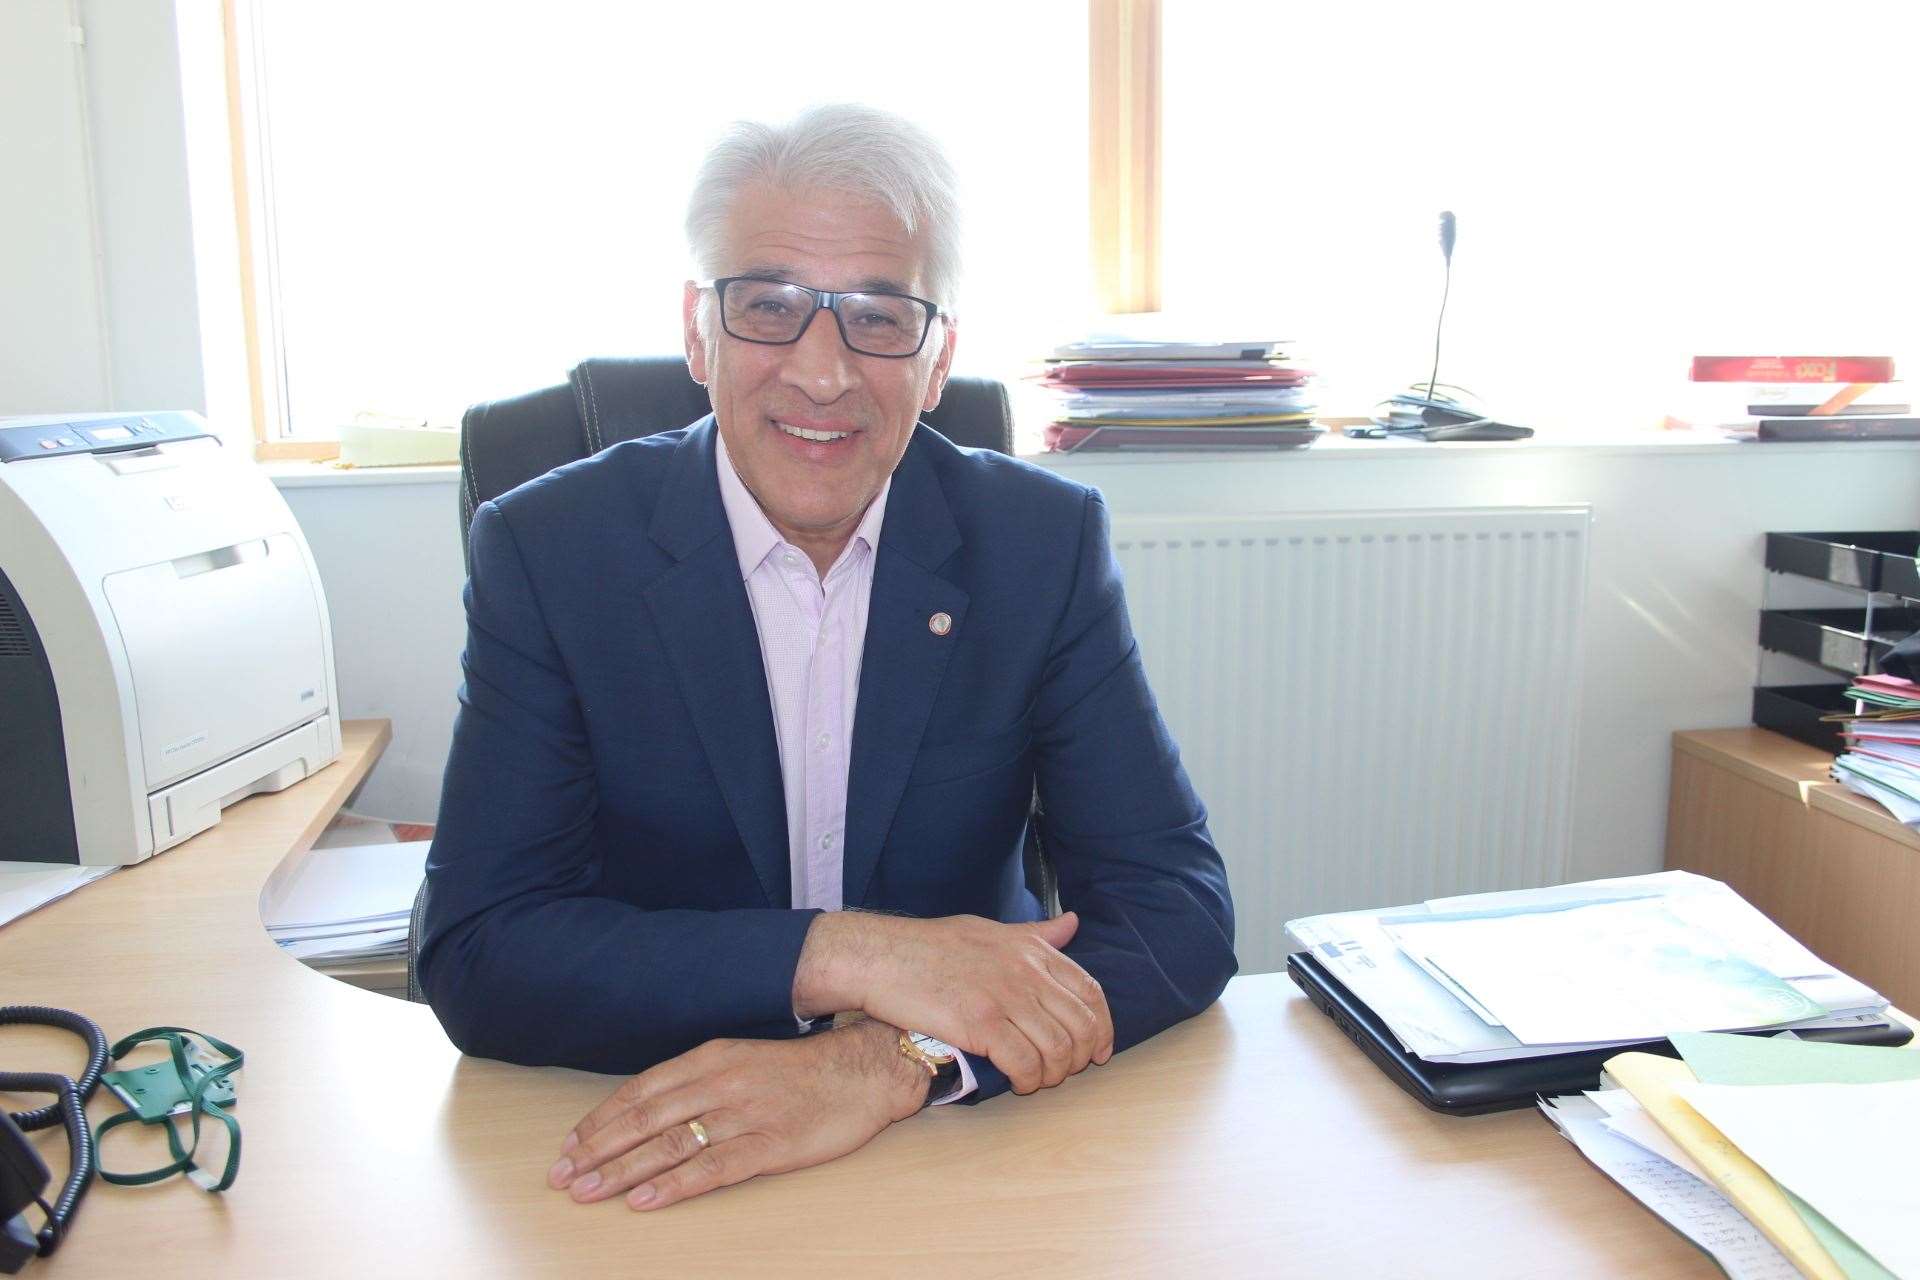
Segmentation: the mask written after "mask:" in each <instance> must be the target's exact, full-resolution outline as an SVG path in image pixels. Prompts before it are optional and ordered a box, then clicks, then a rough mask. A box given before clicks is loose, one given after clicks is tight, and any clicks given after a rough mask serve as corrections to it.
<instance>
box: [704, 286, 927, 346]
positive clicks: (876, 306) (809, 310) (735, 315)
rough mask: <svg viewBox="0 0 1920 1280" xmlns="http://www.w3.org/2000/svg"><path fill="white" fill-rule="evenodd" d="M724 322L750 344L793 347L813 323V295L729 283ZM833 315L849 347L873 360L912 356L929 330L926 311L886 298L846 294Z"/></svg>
mask: <svg viewBox="0 0 1920 1280" xmlns="http://www.w3.org/2000/svg"><path fill="white" fill-rule="evenodd" d="M722 301H723V306H722V310H721V319H722V321H724V323H725V324H726V328H727V332H728V333H730V334H732V335H733V336H734V337H736V338H742V339H745V340H746V341H748V342H775V343H781V342H792V341H793V340H794V339H795V338H798V337H799V336H800V331H801V330H802V329H803V328H804V327H805V326H806V324H807V322H808V321H809V320H811V319H812V318H813V295H812V294H811V293H809V292H807V290H805V289H802V288H800V287H799V286H798V285H791V284H782V283H780V282H779V281H777V280H733V281H729V282H728V284H727V288H726V294H725V297H724V298H723V300H722ZM835 310H837V311H838V312H839V315H840V326H841V329H842V331H843V332H844V333H845V334H846V339H847V345H848V346H850V347H852V348H853V349H854V350H855V351H861V352H865V353H866V354H868V355H875V356H900V355H909V354H911V353H912V352H913V351H914V349H915V348H917V347H918V346H919V345H920V340H921V338H922V337H923V336H924V335H925V333H926V331H927V308H926V307H925V305H923V304H922V303H920V302H918V301H916V300H915V299H913V298H903V297H899V296H896V295H894V294H887V293H848V294H842V295H841V297H840V300H839V303H838V304H837V306H836V307H835Z"/></svg>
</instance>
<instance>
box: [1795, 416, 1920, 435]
mask: <svg viewBox="0 0 1920 1280" xmlns="http://www.w3.org/2000/svg"><path fill="white" fill-rule="evenodd" d="M1757 434H1758V436H1759V438H1760V439H1762V440H1920V417H1914V416H1895V417H1876V418H1849V417H1829V416H1826V415H1822V416H1820V417H1817V418H1762V419H1761V420H1760V426H1759V430H1758V433H1757Z"/></svg>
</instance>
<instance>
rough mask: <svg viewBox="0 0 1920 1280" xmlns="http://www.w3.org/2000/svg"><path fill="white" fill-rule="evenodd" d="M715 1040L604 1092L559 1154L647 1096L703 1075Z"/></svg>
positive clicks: (562, 1146)
mask: <svg viewBox="0 0 1920 1280" xmlns="http://www.w3.org/2000/svg"><path fill="white" fill-rule="evenodd" d="M714 1043H717V1042H714V1041H710V1042H709V1043H708V1044H704V1045H701V1046H700V1047H699V1048H697V1049H693V1050H690V1051H689V1052H687V1053H683V1054H681V1055H679V1056H678V1057H675V1058H668V1059H667V1060H666V1061H665V1062H662V1063H660V1064H659V1065H658V1066H654V1067H649V1068H647V1070H645V1071H642V1072H641V1073H640V1074H639V1075H637V1076H635V1077H633V1079H631V1080H629V1081H627V1082H626V1083H625V1084H623V1085H621V1086H620V1087H619V1088H618V1089H615V1090H614V1091H613V1092H612V1093H610V1094H608V1095H607V1099H606V1101H604V1102H602V1103H601V1104H600V1105H599V1106H597V1107H595V1108H594V1109H593V1110H591V1111H589V1112H588V1113H587V1114H586V1115H585V1116H584V1117H583V1118H582V1119H581V1121H580V1123H579V1124H577V1125H575V1126H573V1128H572V1130H570V1131H569V1132H568V1134H567V1136H566V1138H565V1140H563V1142H562V1143H561V1147H560V1150H561V1152H562V1154H567V1153H571V1152H572V1151H573V1149H574V1147H575V1146H576V1145H578V1144H579V1143H581V1142H585V1141H586V1140H587V1137H588V1135H590V1134H592V1133H593V1132H595V1131H596V1130H598V1129H600V1128H602V1127H603V1126H605V1125H606V1124H608V1123H609V1122H611V1121H612V1120H613V1119H614V1118H615V1117H616V1116H620V1115H622V1114H624V1113H625V1112H627V1111H629V1110H631V1109H632V1108H633V1107H635V1106H636V1105H639V1104H641V1103H644V1102H646V1101H647V1100H648V1099H650V1098H656V1097H659V1096H660V1095H661V1094H664V1093H667V1092H670V1091H671V1090H674V1089H678V1088H680V1087H682V1086H684V1085H686V1084H688V1083H690V1082H692V1081H693V1080H695V1079H697V1078H699V1077H700V1076H701V1075H703V1074H705V1059H706V1058H707V1057H708V1056H710V1055H709V1053H708V1049H709V1048H710V1046H711V1045H712V1044H714Z"/></svg>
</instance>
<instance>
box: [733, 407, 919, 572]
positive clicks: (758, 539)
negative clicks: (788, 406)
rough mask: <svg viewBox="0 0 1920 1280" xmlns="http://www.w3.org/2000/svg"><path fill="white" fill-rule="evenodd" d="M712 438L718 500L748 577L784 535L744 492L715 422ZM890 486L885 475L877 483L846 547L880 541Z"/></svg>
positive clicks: (782, 542) (871, 545) (872, 545)
mask: <svg viewBox="0 0 1920 1280" xmlns="http://www.w3.org/2000/svg"><path fill="white" fill-rule="evenodd" d="M713 439H714V452H715V454H716V455H718V459H717V462H716V467H717V469H718V471H719V473H720V503H721V506H722V507H724V508H725V509H726V513H727V525H728V527H729V528H730V529H732V530H733V550H734V554H735V555H736V556H737V557H738V558H739V560H740V576H741V578H742V579H746V578H751V577H752V576H753V571H754V570H755V569H758V568H759V567H760V564H761V562H762V561H764V560H765V559H766V558H767V557H768V556H770V555H772V554H773V552H774V551H775V550H776V549H777V548H779V547H781V546H783V545H785V544H786V539H785V538H782V537H781V536H780V531H779V530H778V529H776V528H774V527H773V521H771V520H769V519H767V513H766V512H765V511H763V510H761V509H760V503H759V501H758V500H757V499H755V498H754V496H753V494H752V493H750V492H748V490H747V486H746V483H745V482H744V481H742V480H741V479H740V473H739V472H738V471H736V470H734V466H733V458H732V457H731V456H730V455H729V454H728V453H727V441H726V437H725V436H722V435H721V434H720V430H719V428H718V426H716V427H715V428H714V433H713ZM892 490H893V477H892V476H888V477H887V479H886V483H884V484H882V485H881V486H880V492H879V493H877V494H875V495H874V497H873V501H872V502H870V503H868V504H867V510H866V514H864V515H862V516H861V517H860V523H859V524H858V525H856V526H855V527H854V530H853V537H851V538H849V539H848V540H847V546H848V548H851V547H852V546H853V544H854V543H856V542H858V543H861V544H863V545H864V546H865V547H866V548H867V550H868V551H872V550H873V549H874V548H875V547H877V546H879V545H880V526H881V524H882V523H883V522H884V521H885V519H886V515H887V495H888V494H889V493H890V492H892ZM846 554H847V553H846V551H844V550H843V551H842V552H841V553H840V559H841V560H844V559H845V558H846ZM839 564H840V560H835V561H834V566H835V567H836V568H837V567H838V566H839ZM829 572H831V570H829Z"/></svg>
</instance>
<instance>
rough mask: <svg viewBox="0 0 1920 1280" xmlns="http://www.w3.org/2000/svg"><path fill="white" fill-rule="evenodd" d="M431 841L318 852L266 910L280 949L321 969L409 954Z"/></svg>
mask: <svg viewBox="0 0 1920 1280" xmlns="http://www.w3.org/2000/svg"><path fill="white" fill-rule="evenodd" d="M430 843H431V842H430V841H426V840H413V841H407V842H404V843H399V844H371V845H352V846H345V847H340V848H331V849H314V850H312V851H311V852H310V853H309V854H308V855H307V858H306V860H305V861H304V862H303V863H302V864H301V866H300V869H299V871H298V872H297V873H296V874H295V876H294V878H293V879H292V880H291V881H290V882H288V884H287V885H286V886H285V887H284V888H283V889H282V890H281V892H280V894H279V896H278V897H277V898H276V899H275V900H274V901H271V902H265V903H263V904H262V910H261V914H262V917H263V918H264V919H265V920H266V923H267V932H268V933H269V934H270V935H272V937H273V940H274V941H275V942H277V943H278V944H279V945H280V948H281V950H283V951H285V952H286V953H287V954H288V955H290V956H292V957H294V958H295V959H296V960H301V961H304V962H305V963H307V964H310V965H313V966H315V967H316V968H331V967H336V966H342V965H348V964H354V963H358V962H360V961H364V960H376V959H390V958H394V957H399V956H404V955H406V953H407V929H408V924H409V918H410V916H411V915H412V912H413V898H414V894H415V893H417V892H418V891H419V888H420V882H421V881H422V880H423V879H425V877H426V865H427V847H428V845H429V844H430Z"/></svg>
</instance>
